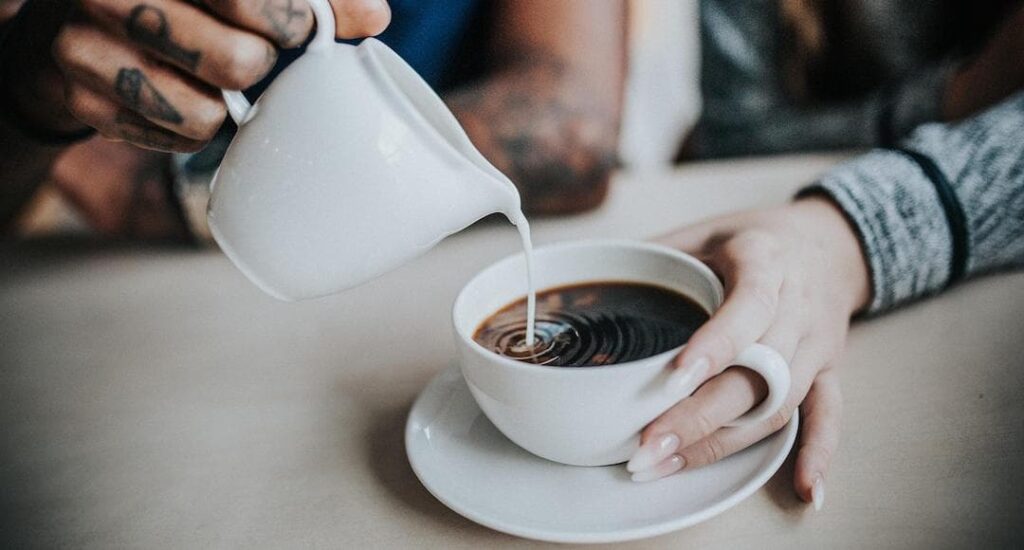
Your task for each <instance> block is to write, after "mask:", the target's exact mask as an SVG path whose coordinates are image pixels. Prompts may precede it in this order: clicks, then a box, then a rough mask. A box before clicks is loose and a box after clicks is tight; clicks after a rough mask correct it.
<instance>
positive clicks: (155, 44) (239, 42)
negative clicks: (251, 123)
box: [73, 0, 277, 90]
mask: <svg viewBox="0 0 1024 550" xmlns="http://www.w3.org/2000/svg"><path fill="white" fill-rule="evenodd" d="M80 5H81V10H82V13H83V15H84V16H85V17H86V18H88V24H89V26H91V27H92V28H94V29H96V30H97V31H99V32H103V33H105V34H107V35H108V36H110V37H111V38H119V39H121V40H123V41H124V42H127V43H129V44H131V46H132V47H133V48H135V49H138V50H140V51H141V52H143V53H145V55H146V56H148V57H152V58H153V59H157V60H160V61H163V62H165V63H168V64H170V65H173V66H175V67H177V68H178V69H180V70H181V71H183V72H186V73H188V74H190V75H191V76H194V77H196V79H198V80H199V81H201V82H203V83H206V84H208V85H209V86H212V87H216V88H227V89H231V90H241V89H244V88H247V87H249V86H252V85H253V84H255V83H256V82H258V81H259V80H260V79H261V78H263V77H264V76H265V75H266V74H267V73H268V72H269V71H270V69H271V68H273V66H274V62H275V61H276V59H277V50H276V49H275V48H274V45H273V44H272V43H271V42H270V41H269V40H268V39H266V38H264V37H262V36H260V35H258V34H255V33H252V32H249V31H247V30H244V29H241V28H238V27H236V26H233V25H231V24H229V23H228V22H224V21H222V20H221V19H219V18H218V17H216V16H214V15H212V14H210V13H208V12H206V11H204V10H203V9H202V8H200V7H198V6H195V5H192V4H190V3H187V2H182V1H180V0H146V1H145V2H137V1H133V0H81V2H80ZM73 43H74V44H77V42H74V41H73Z"/></svg>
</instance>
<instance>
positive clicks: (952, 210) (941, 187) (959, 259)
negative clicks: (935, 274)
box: [893, 147, 970, 287]
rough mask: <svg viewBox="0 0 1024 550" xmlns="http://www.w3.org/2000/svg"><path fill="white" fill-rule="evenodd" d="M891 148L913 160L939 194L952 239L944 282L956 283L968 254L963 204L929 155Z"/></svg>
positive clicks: (962, 275) (962, 276)
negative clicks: (946, 280)
mask: <svg viewBox="0 0 1024 550" xmlns="http://www.w3.org/2000/svg"><path fill="white" fill-rule="evenodd" d="M893 150H894V151H896V152H899V153H902V154H903V155H905V156H906V157H907V158H909V159H910V160H912V161H914V162H915V163H916V164H917V165H918V167H920V168H921V171H922V172H924V175H925V176H927V177H928V179H929V180H931V182H932V185H933V186H934V187H935V192H936V193H937V194H938V195H939V201H940V202H941V203H942V210H943V211H944V212H945V213H946V222H947V223H948V225H949V233H950V237H951V238H952V241H953V254H952V258H951V260H950V266H949V281H948V282H947V283H946V286H947V287H948V286H950V285H953V284H956V283H957V282H959V281H961V280H963V278H964V275H965V274H966V273H967V258H968V256H969V255H970V243H969V242H968V239H967V217H966V216H965V215H964V209H963V205H961V204H960V200H959V199H958V198H957V196H956V193H955V192H954V191H953V187H952V186H951V185H950V184H949V179H948V178H946V175H945V174H944V173H943V172H942V170H941V169H939V166H938V165H937V164H935V161H934V160H933V159H932V158H931V157H929V156H928V155H924V154H922V153H919V152H917V151H914V150H911V149H904V148H899V147H897V148H895V149H893Z"/></svg>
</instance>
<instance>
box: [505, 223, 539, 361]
mask: <svg viewBox="0 0 1024 550" xmlns="http://www.w3.org/2000/svg"><path fill="white" fill-rule="evenodd" d="M507 217H508V220H509V221H510V222H512V225H515V226H516V230H517V231H519V240H520V241H521V242H522V244H523V254H524V256H525V257H526V291H527V293H526V342H524V345H525V346H526V347H527V348H532V347H533V346H534V339H535V337H534V327H535V326H536V324H537V289H536V288H534V286H533V241H532V240H531V239H530V222H528V221H526V216H525V215H524V214H523V212H522V210H517V211H515V213H514V214H512V215H507Z"/></svg>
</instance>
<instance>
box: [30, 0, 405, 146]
mask: <svg viewBox="0 0 1024 550" xmlns="http://www.w3.org/2000/svg"><path fill="white" fill-rule="evenodd" d="M44 1H46V2H48V3H51V4H62V3H63V4H65V5H67V4H68V3H70V2H69V1H67V0H66V1H65V2H59V1H55V0H44ZM331 3H332V6H333V8H334V11H335V14H336V16H337V19H338V36H339V37H340V38H357V37H362V36H371V35H374V34H377V33H379V32H381V31H382V30H384V28H385V27H386V26H387V24H388V22H389V21H390V17H391V13H390V10H389V8H388V6H387V3H386V1H385V0H331ZM74 4H75V5H76V6H77V9H76V10H74V11H73V12H72V13H71V15H70V17H68V18H67V21H65V22H63V24H62V25H61V26H60V27H59V31H58V32H57V34H56V38H55V39H54V40H53V43H52V56H53V61H55V62H56V65H57V66H58V67H59V70H60V73H61V75H62V77H63V86H64V94H63V105H60V106H59V107H62V109H60V110H62V111H63V110H64V109H66V110H67V111H70V113H71V114H72V115H73V116H74V117H75V118H77V119H78V120H79V121H81V122H82V123H84V124H86V125H88V126H92V127H94V128H96V129H97V130H98V131H99V132H100V133H101V134H102V135H104V136H105V137H108V138H111V139H117V140H125V141H129V142H131V143H134V144H136V145H139V146H141V147H145V148H150V149H159V150H168V151H192V150H196V149H199V148H201V147H202V146H203V145H204V144H205V143H206V141H208V140H209V139H210V138H211V137H212V136H213V134H214V133H215V132H216V131H217V129H218V128H219V127H220V125H221V123H222V122H223V120H224V117H225V114H226V109H225V106H224V104H223V101H222V100H221V97H220V94H219V92H218V89H219V88H226V89H231V90H240V89H245V88H247V87H249V86H251V85H253V84H255V83H256V82H258V81H259V80H260V79H261V78H263V76H265V75H266V74H267V72H269V71H270V69H271V68H272V67H273V66H274V63H275V61H276V60H277V48H278V47H280V48H290V47H294V46H298V45H300V44H301V43H303V42H304V41H305V39H306V38H307V37H308V36H309V34H310V32H311V31H312V27H313V15H312V12H311V10H310V8H309V5H308V4H307V3H306V0H78V1H77V2H75V3H74ZM29 30H31V29H29ZM58 82H59V81H58ZM45 109H47V107H38V106H37V107H35V108H34V109H29V110H35V111H45Z"/></svg>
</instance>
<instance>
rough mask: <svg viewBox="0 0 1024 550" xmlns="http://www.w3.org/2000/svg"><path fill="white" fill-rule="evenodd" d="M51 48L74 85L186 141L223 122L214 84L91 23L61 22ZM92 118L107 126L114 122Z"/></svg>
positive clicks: (200, 138)
mask: <svg viewBox="0 0 1024 550" xmlns="http://www.w3.org/2000/svg"><path fill="white" fill-rule="evenodd" d="M54 48H55V50H56V53H57V54H58V55H57V60H58V62H59V63H60V64H61V68H62V70H63V71H64V73H65V74H66V75H68V76H69V78H68V81H69V82H70V84H69V86H70V87H71V88H72V89H78V88H87V89H89V90H91V91H93V92H95V93H97V94H99V95H102V96H104V97H106V98H108V99H110V100H112V101H114V102H115V103H116V104H118V105H120V106H121V107H122V108H123V109H124V110H127V111H130V112H134V113H137V114H138V115H140V116H141V117H143V118H145V119H147V120H149V121H150V122H152V123H153V124H155V125H156V126H160V127H162V128H165V129H167V130H170V131H172V132H174V133H177V134H181V136H182V137H184V138H187V139H188V140H193V141H205V140H209V139H210V138H211V137H212V136H213V134H214V133H216V131H217V129H218V128H219V127H220V125H221V123H222V122H223V120H224V117H225V114H226V112H225V108H224V104H223V102H221V100H220V98H219V96H218V95H217V94H216V92H215V91H214V90H213V89H212V88H206V87H204V86H202V85H199V84H197V83H195V82H194V81H193V80H192V79H186V78H182V77H181V75H180V74H178V72H177V71H176V70H175V69H173V68H171V67H168V66H167V65H165V64H162V63H159V62H154V61H152V60H150V59H149V58H147V57H146V56H145V55H143V54H142V52H140V51H139V50H137V49H135V48H133V47H132V46H131V45H130V44H128V43H126V42H124V41H122V40H120V39H117V38H114V37H111V36H110V35H107V34H105V33H103V32H102V31H100V30H99V29H96V28H95V27H91V26H85V25H78V24H73V25H67V26H65V28H64V29H63V30H62V31H61V34H60V36H59V37H58V39H57V42H56V43H55V45H54ZM94 122H96V123H98V124H100V125H102V126H105V127H110V126H111V125H113V124H114V123H116V122H117V121H115V120H113V119H106V120H100V121H94Z"/></svg>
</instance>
